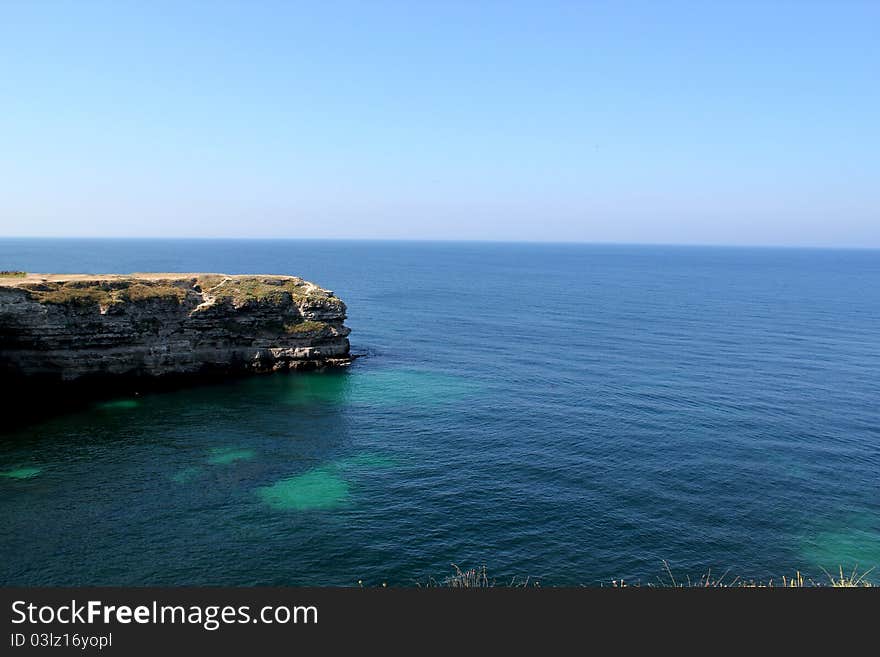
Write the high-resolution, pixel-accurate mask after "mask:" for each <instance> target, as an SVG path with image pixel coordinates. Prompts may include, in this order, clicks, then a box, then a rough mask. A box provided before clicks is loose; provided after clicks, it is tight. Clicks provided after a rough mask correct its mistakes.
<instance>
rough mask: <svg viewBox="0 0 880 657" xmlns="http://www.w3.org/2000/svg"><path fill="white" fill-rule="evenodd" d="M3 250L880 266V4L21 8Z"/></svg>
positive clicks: (13, 40)
mask: <svg viewBox="0 0 880 657" xmlns="http://www.w3.org/2000/svg"><path fill="white" fill-rule="evenodd" d="M0 235H4V236H18V235H22V236H96V235H107V236H186V237H199V236H202V237H276V236H277V237H329V238H335V237H340V238H414V239H497V240H552V241H568V240H575V241H599V242H602V241H613V242H672V243H716V244H717V243H720V244H784V245H834V246H875V247H876V246H880V2H876V1H868V2H847V1H842V2H825V3H821V2H811V1H810V0H801V1H798V2H771V1H770V0H767V1H765V2H754V3H749V2H743V1H737V2H729V3H722V2H713V1H701V2H693V3H667V2H625V1H620V2H610V1H609V2H586V1H584V2H552V1H548V0H544V1H535V2H510V1H508V2H500V1H499V2H492V1H478V0H472V1H469V2H457V1H454V0H444V1H442V2H441V1H437V2H429V1H427V0H425V1H415V0H408V1H405V2H403V1H402V2H373V1H371V2H366V1H364V2H333V1H328V2H324V1H321V2H309V3H297V2H292V1H291V2H267V1H263V2H259V1H255V2H208V1H204V2H184V1H179V2H155V1H150V2H147V1H143V2H123V1H120V0H115V1H112V2H103V3H96V2H85V1H77V2H51V1H48V0H3V1H2V2H0Z"/></svg>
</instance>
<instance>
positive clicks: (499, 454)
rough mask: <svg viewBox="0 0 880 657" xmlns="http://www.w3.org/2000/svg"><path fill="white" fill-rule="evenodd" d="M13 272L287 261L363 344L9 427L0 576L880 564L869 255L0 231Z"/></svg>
mask: <svg viewBox="0 0 880 657" xmlns="http://www.w3.org/2000/svg"><path fill="white" fill-rule="evenodd" d="M0 269H24V270H28V271H52V272H131V271H206V272H211V271H215V272H226V273H249V272H253V273H289V274H298V275H302V276H303V277H305V278H307V279H309V280H313V281H315V282H317V283H319V284H321V285H323V286H325V287H329V288H331V289H333V290H335V291H336V292H337V294H338V295H339V296H340V297H342V298H343V299H344V300H345V301H346V302H347V304H348V308H349V320H348V325H349V326H350V327H351V328H352V335H351V340H352V346H353V350H354V351H355V352H357V353H363V354H366V356H365V357H364V358H361V359H359V360H358V361H356V363H355V364H354V365H353V366H352V367H351V368H350V369H348V370H347V371H342V372H337V373H315V374H292V375H288V374H278V375H269V376H262V377H254V378H250V379H245V380H238V381H232V382H229V383H223V384H220V385H212V386H201V387H196V388H191V389H187V390H180V391H175V392H167V393H156V394H148V395H143V396H139V397H125V398H120V399H116V400H110V401H105V402H101V403H96V404H95V405H93V406H92V407H90V408H87V409H84V410H82V411H78V412H74V413H70V414H67V415H63V416H58V417H51V418H47V419H44V420H42V421H40V422H38V423H35V424H32V425H29V426H25V427H19V428H14V429H11V430H8V431H6V432H5V433H3V434H0V583H2V584H7V585H8V584H18V585H34V584H56V585H82V584H93V585H97V584H104V585H126V584H154V585H162V584H165V585H178V584H232V585H246V584H265V585H270V584H274V585H356V584H357V582H358V581H359V580H362V581H363V582H364V583H365V584H378V583H381V582H388V583H389V584H392V585H411V584H415V583H419V582H421V583H424V582H427V581H428V580H429V579H430V578H436V579H442V577H443V576H445V575H447V574H448V573H450V572H451V566H450V564H452V563H456V564H459V565H460V566H462V567H465V566H479V565H483V564H485V565H486V566H487V567H488V570H489V574H490V576H491V577H494V578H496V579H497V581H499V582H506V581H509V580H510V579H511V578H513V577H518V578H525V577H531V578H532V580H538V581H540V582H541V583H542V584H543V585H566V584H587V585H594V584H600V583H603V582H605V583H607V582H608V581H610V580H612V579H620V578H625V579H627V580H632V581H635V580H641V581H642V582H652V581H656V580H657V579H658V578H664V577H666V571H665V568H664V567H663V565H662V560H666V561H668V563H669V567H670V569H671V570H672V572H673V573H674V574H676V575H677V576H678V577H681V578H682V579H684V578H685V577H686V576H688V575H690V576H691V577H698V576H699V575H701V574H703V573H706V572H707V571H708V570H709V569H711V570H712V572H713V573H716V574H719V575H720V573H722V572H724V571H728V570H729V572H730V573H731V575H730V576H729V578H732V577H733V575H734V574H735V575H739V576H741V577H745V578H759V579H767V578H769V577H776V578H778V577H779V576H780V575H783V574H787V575H790V574H792V573H794V571H795V570H800V571H801V572H804V573H806V574H807V576H811V577H813V578H815V579H817V580H822V579H824V578H825V575H824V574H823V572H822V569H823V568H824V569H827V570H829V571H835V570H836V569H837V567H838V566H839V565H843V566H845V567H848V568H851V567H853V566H854V565H855V564H858V565H859V569H860V570H867V569H868V568H871V567H872V566H875V565H878V564H880V485H878V484H880V403H878V400H880V375H878V373H880V322H878V320H880V252H877V251H844V250H836V251H835V250H795V249H740V248H696V247H649V246H594V245H531V244H476V243H470V244H468V243H406V242H397V243H395V242H321V241H314V242H312V241H186V240H176V241H151V240H139V241H125V240H0ZM47 403H51V400H47ZM8 412H10V409H5V410H4V415H5V414H6V413H8ZM878 571H880V568H878ZM876 573H877V571H875V573H874V574H872V575H871V577H872V578H874V579H875V581H876V577H875V574H876Z"/></svg>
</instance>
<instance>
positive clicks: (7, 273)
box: [0, 269, 27, 278]
mask: <svg viewBox="0 0 880 657" xmlns="http://www.w3.org/2000/svg"><path fill="white" fill-rule="evenodd" d="M25 276H27V272H26V271H11V270H8V269H4V270H3V271H0V278H24V277H25Z"/></svg>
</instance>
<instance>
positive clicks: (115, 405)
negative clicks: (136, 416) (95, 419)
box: [95, 399, 141, 411]
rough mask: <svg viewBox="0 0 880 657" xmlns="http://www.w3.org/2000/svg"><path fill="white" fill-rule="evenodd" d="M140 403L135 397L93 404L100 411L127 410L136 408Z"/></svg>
mask: <svg viewBox="0 0 880 657" xmlns="http://www.w3.org/2000/svg"><path fill="white" fill-rule="evenodd" d="M140 405H141V403H140V402H139V401H138V400H137V399H114V400H112V401H105V402H100V403H99V404H96V405H95V406H96V407H97V408H99V409H100V410H102V411H127V410H131V409H133V408H137V407H138V406H140Z"/></svg>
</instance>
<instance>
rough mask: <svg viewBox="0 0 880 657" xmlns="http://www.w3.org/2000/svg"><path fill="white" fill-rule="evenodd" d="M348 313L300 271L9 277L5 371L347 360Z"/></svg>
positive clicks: (135, 371)
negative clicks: (292, 273)
mask: <svg viewBox="0 0 880 657" xmlns="http://www.w3.org/2000/svg"><path fill="white" fill-rule="evenodd" d="M345 310H346V309H345V304H344V303H343V302H342V301H341V300H340V299H338V298H337V297H335V296H334V295H333V293H332V292H330V291H328V290H324V289H322V288H320V287H318V286H317V285H315V284H313V283H309V282H307V281H304V280H302V279H301V278H296V277H293V276H250V275H248V276H226V275H223V274H132V275H127V276H123V275H105V276H86V275H42V274H29V275H21V274H15V275H7V276H0V378H2V379H3V381H4V382H5V384H6V386H8V385H9V384H10V382H15V381H22V382H27V383H34V382H39V383H53V382H54V383H72V382H79V383H86V384H88V383H101V384H107V383H108V382H110V383H113V382H116V381H120V382H121V381H123V380H125V381H129V382H130V381H132V380H134V381H139V382H144V381H149V380H157V379H167V378H171V377H174V378H177V377H180V376H187V375H194V376H198V375H202V376H217V375H229V374H235V373H245V372H254V373H258V372H271V371H277V370H299V369H315V368H320V367H325V366H339V365H347V364H348V363H349V362H350V356H349V343H348V337H347V336H348V334H349V329H348V328H346V327H345V326H344V325H343V321H344V320H345ZM6 386H5V387H6Z"/></svg>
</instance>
